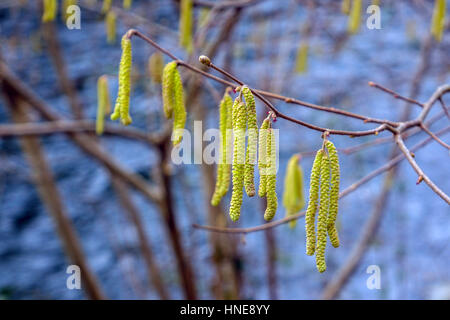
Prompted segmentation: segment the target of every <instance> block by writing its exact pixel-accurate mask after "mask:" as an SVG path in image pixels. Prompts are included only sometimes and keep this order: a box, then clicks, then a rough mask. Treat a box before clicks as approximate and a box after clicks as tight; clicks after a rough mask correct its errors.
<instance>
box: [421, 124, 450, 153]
mask: <svg viewBox="0 0 450 320" xmlns="http://www.w3.org/2000/svg"><path fill="white" fill-rule="evenodd" d="M420 127H421V128H422V130H423V131H425V132H426V133H428V135H430V136H431V137H432V138H433V139H434V140H436V142H438V143H439V144H440V145H441V146H443V147H444V148H447V149H448V150H450V146H449V145H448V144H446V143H445V142H444V141H442V140H441V139H439V137H437V136H436V135H435V134H434V133H433V132H432V131H431V130H430V129H428V127H427V126H426V125H424V124H421V125H420Z"/></svg>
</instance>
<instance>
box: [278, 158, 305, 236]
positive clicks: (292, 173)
mask: <svg viewBox="0 0 450 320" xmlns="http://www.w3.org/2000/svg"><path fill="white" fill-rule="evenodd" d="M299 158H300V157H299V155H298V154H294V155H293V156H292V157H291V158H290V159H289V161H288V164H287V169H286V175H285V178H284V192H283V206H284V208H285V210H286V216H287V217H289V216H291V215H294V214H296V213H297V212H299V211H300V210H301V209H303V207H304V206H305V195H304V192H303V170H302V168H301V166H300V165H299ZM296 223H297V220H292V221H290V222H289V226H290V227H291V228H293V227H295V225H296Z"/></svg>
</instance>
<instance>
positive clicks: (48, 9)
mask: <svg viewBox="0 0 450 320" xmlns="http://www.w3.org/2000/svg"><path fill="white" fill-rule="evenodd" d="M57 13H58V1H57V0H44V13H43V14H42V22H49V21H53V20H55V18H56V14H57Z"/></svg>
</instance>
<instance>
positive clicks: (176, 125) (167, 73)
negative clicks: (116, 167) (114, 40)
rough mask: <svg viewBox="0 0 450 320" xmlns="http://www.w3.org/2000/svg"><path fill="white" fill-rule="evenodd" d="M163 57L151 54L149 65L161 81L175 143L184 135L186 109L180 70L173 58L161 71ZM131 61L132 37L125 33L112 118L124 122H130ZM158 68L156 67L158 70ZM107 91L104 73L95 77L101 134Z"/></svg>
mask: <svg viewBox="0 0 450 320" xmlns="http://www.w3.org/2000/svg"><path fill="white" fill-rule="evenodd" d="M163 63H164V60H163V58H162V56H160V55H153V56H152V57H150V59H149V68H151V69H152V73H151V74H152V78H155V77H157V78H159V80H155V79H154V81H155V82H160V83H162V100H163V109H164V114H165V116H166V118H167V119H170V118H173V119H174V121H173V132H172V141H173V145H174V146H175V145H178V144H179V143H180V142H181V140H182V139H183V129H184V126H185V123H186V109H185V106H184V91H183V83H182V81H181V77H180V73H179V72H178V68H177V63H176V62H175V61H173V62H170V63H168V64H167V65H166V66H165V67H164V68H163V70H162V71H158V70H159V69H160V68H162V64H163ZM131 64H132V50H131V40H130V37H129V35H128V34H125V35H124V36H123V37H122V57H121V59H120V66H119V93H118V95H117V99H116V103H115V107H114V112H113V113H112V114H111V120H118V119H120V121H121V123H122V124H123V125H125V126H127V125H129V124H131V122H132V119H131V116H130V86H131V79H130V72H131ZM157 69H158V70H157ZM109 105H110V102H109V95H108V83H107V78H106V76H102V77H100V78H99V80H98V107H97V126H96V131H97V134H102V132H103V127H104V120H103V117H104V115H105V114H106V113H109V112H110V111H109V109H110V107H109Z"/></svg>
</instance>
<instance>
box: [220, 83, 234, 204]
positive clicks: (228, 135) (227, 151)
mask: <svg viewBox="0 0 450 320" xmlns="http://www.w3.org/2000/svg"><path fill="white" fill-rule="evenodd" d="M229 90H231V89H227V91H226V94H225V97H224V103H225V107H226V109H227V121H226V123H225V129H226V130H225V139H224V138H223V137H222V143H225V148H224V154H223V155H222V164H223V169H222V170H223V171H222V180H223V182H222V186H221V188H220V195H221V197H223V196H225V195H226V194H227V192H228V189H229V188H230V179H231V162H232V154H233V121H232V112H233V111H232V109H233V100H232V99H231V97H230V95H229V94H227V92H228V91H229Z"/></svg>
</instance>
